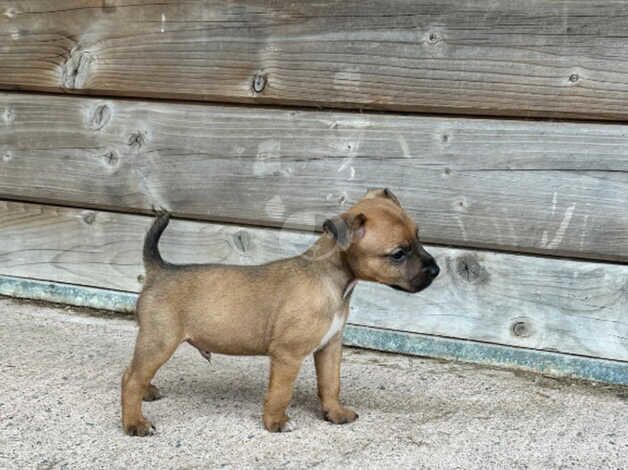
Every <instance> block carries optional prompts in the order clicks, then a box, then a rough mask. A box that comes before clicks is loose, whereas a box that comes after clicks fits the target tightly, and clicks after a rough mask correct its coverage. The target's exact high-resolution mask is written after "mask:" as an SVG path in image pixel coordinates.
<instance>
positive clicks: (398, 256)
mask: <svg viewBox="0 0 628 470" xmlns="http://www.w3.org/2000/svg"><path fill="white" fill-rule="evenodd" d="M406 256H407V253H406V251H405V250H404V249H402V248H397V249H395V250H394V251H393V252H392V253H391V254H390V259H392V260H393V261H396V262H399V261H403V260H404V259H406Z"/></svg>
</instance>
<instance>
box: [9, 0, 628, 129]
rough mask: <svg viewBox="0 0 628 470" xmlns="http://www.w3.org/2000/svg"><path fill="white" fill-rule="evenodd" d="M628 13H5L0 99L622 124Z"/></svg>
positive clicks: (580, 7)
mask: <svg viewBox="0 0 628 470" xmlns="http://www.w3.org/2000/svg"><path fill="white" fill-rule="evenodd" d="M625 8H626V5H625V3H624V2H590V1H584V0H580V1H571V0H538V1H535V2H534V3H533V4H530V3H528V2H514V1H510V0H500V1H496V2H492V3H490V4H489V3H487V2H482V1H472V2H465V3H464V5H461V4H460V2H458V1H456V0H443V1H438V2H431V1H430V2H428V1H425V0H423V1H416V0H393V1H391V0H366V1H364V0H350V1H343V2H337V1H331V0H323V1H318V2H315V3H314V2H293V1H290V2H288V1H275V2H260V1H256V0H247V1H240V2H231V1H227V0H217V1H211V2H179V1H176V0H169V1H159V2H156V1H142V2H132V3H131V2H123V1H114V0H107V1H103V0H48V1H39V2H28V1H13V2H9V3H7V2H5V3H4V6H3V7H2V10H3V11H2V12H1V13H3V14H1V15H0V37H1V38H2V47H0V87H2V88H4V89H19V90H24V89H32V90H45V91H64V92H75V93H96V94H114V95H116V94H117V95H125V96H151V97H170V98H185V99H195V100H214V101H235V102H248V103H252V102H259V103H281V104H297V105H314V106H321V105H322V106H340V107H360V108H379V109H395V110H405V111H410V110H411V111H436V112H454V113H474V114H477V113H480V114H500V115H515V116H521V115H524V116H570V117H575V118H600V119H622V120H625V119H626V117H627V116H628V111H627V110H628V73H627V72H628V48H627V47H626V41H625V35H626V20H625ZM256 76H257V77H258V78H257V79H256V78H255V77H256Z"/></svg>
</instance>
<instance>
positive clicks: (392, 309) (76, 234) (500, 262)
mask: <svg viewBox="0 0 628 470" xmlns="http://www.w3.org/2000/svg"><path fill="white" fill-rule="evenodd" d="M150 223H151V218H149V217H146V216H138V215H131V214H119V213H109V212H100V211H91V210H80V209H68V208H60V207H53V206H41V205H37V204H22V203H14V202H0V239H1V240H3V243H2V245H0V274H3V275H11V276H21V277H29V278H37V279H45V280H52V281H58V282H67V283H75V284H82V285H88V286H97V287H105V288H114V289H121V290H127V291H138V290H139V289H140V287H141V283H140V282H138V276H141V274H142V272H143V270H142V266H141V246H142V239H143V235H144V233H145V231H146V230H147V228H148V226H149V225H150ZM314 239H315V235H313V234H304V233H295V232H290V231H288V230H274V229H260V228H250V227H240V226H236V225H220V224H206V223H201V222H192V221H180V220H174V221H173V223H172V224H171V226H170V227H168V229H167V230H166V232H165V235H164V238H163V240H162V243H161V244H160V247H161V249H162V252H163V255H164V257H165V258H166V259H168V260H170V261H173V262H220V263H233V264H256V263H262V262H266V261H270V260H273V259H278V258H282V257H287V256H292V255H296V254H298V253H300V252H302V251H303V250H304V249H305V248H306V247H307V246H308V245H309V244H310V243H312V241H313V240H314ZM427 249H428V250H429V251H430V252H431V253H432V254H433V255H434V256H435V257H436V259H437V261H438V263H439V264H440V266H441V268H442V274H441V276H439V278H438V279H437V281H436V282H435V283H434V285H433V286H432V287H430V288H429V289H428V290H426V291H423V292H421V293H419V294H416V295H410V294H404V293H399V292H397V291H393V290H392V289H389V288H387V287H383V286H378V285H373V284H368V283H364V284H360V285H359V286H358V288H357V290H356V292H355V294H354V297H353V299H354V301H353V309H352V312H351V316H350V322H351V323H353V324H358V325H366V326H372V327H378V328H386V329H393V330H400V331H410V332H419V333H426V334H431V335H440V336H447V337H454V338H466V339H473V340H478V341H486V342H491V343H499V344H507V345H513V346H521V347H526V348H533V349H542V350H547V351H559V352H566V353H573V354H581V355H588V356H595V357H602V358H609V359H618V360H624V361H626V360H628V318H627V317H626V312H627V311H628V266H626V265H615V264H604V263H592V262H577V261H566V260H558V259H548V258H538V257H529V256H517V255H509V254H500V253H492V252H486V251H474V250H459V249H451V248H449V249H448V248H440V247H427Z"/></svg>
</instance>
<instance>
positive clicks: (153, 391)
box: [142, 384, 162, 401]
mask: <svg viewBox="0 0 628 470" xmlns="http://www.w3.org/2000/svg"><path fill="white" fill-rule="evenodd" d="M160 398H162V395H161V393H160V392H159V389H158V388H157V387H155V386H154V385H153V384H150V385H149V386H148V388H147V389H146V392H144V397H143V398H142V399H143V400H144V401H155V400H159V399H160Z"/></svg>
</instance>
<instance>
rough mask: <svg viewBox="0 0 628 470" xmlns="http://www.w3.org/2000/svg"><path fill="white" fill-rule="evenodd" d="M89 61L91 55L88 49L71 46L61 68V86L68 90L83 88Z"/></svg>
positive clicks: (90, 60)
mask: <svg viewBox="0 0 628 470" xmlns="http://www.w3.org/2000/svg"><path fill="white" fill-rule="evenodd" d="M91 62H92V56H91V54H90V53H89V52H88V51H83V50H80V49H79V48H78V47H75V48H73V49H72V50H71V51H70V56H69V57H68V60H67V61H66V62H65V64H64V65H63V67H62V69H61V86H62V87H63V88H66V89H68V90H77V89H81V88H83V86H84V85H85V82H86V81H87V74H88V72H89V66H90V64H91Z"/></svg>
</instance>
